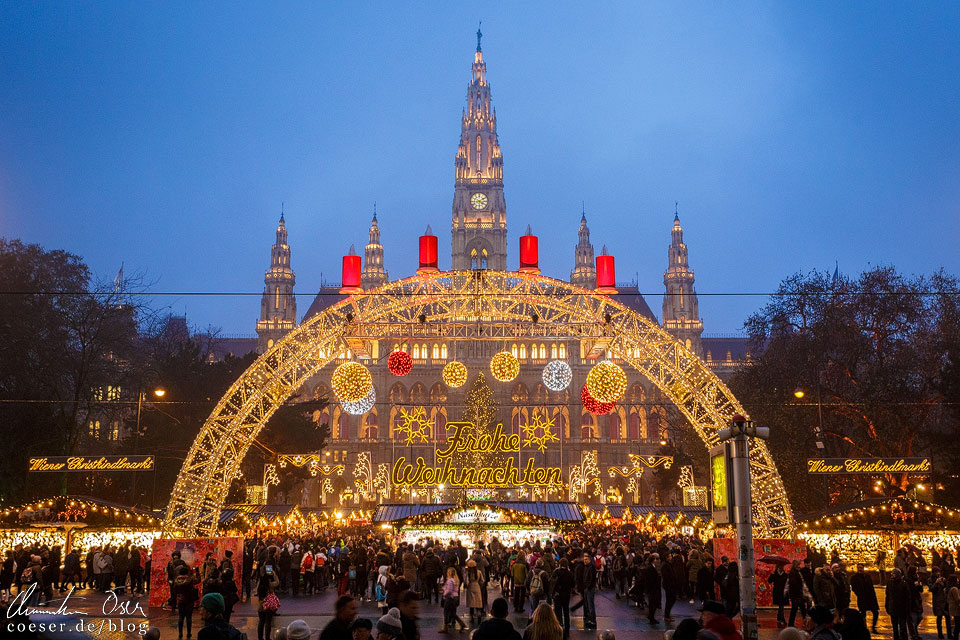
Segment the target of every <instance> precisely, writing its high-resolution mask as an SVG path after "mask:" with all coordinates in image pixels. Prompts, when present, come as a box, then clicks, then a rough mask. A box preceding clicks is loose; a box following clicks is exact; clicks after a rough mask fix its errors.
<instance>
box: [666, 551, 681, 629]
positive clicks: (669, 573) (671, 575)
mask: <svg viewBox="0 0 960 640" xmlns="http://www.w3.org/2000/svg"><path fill="white" fill-rule="evenodd" d="M670 557H671V561H670V562H665V563H663V565H662V566H661V567H660V578H661V581H662V582H663V595H664V601H663V619H664V620H666V621H667V622H671V621H673V617H672V616H671V615H670V612H671V611H672V610H673V605H674V604H675V603H676V602H677V596H679V595H680V593H682V588H683V586H684V585H685V584H686V581H685V580H684V579H683V577H682V576H683V573H678V571H677V565H678V563H677V562H676V560H677V558H681V562H680V563H679V564H680V567H681V570H682V567H683V563H682V556H681V555H680V554H679V553H672V554H671V556H670Z"/></svg>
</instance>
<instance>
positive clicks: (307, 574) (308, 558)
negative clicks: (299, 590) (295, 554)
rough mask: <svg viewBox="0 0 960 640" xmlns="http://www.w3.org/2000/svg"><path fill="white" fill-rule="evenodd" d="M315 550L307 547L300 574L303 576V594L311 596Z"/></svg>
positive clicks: (301, 562) (301, 560)
mask: <svg viewBox="0 0 960 640" xmlns="http://www.w3.org/2000/svg"><path fill="white" fill-rule="evenodd" d="M313 565H314V561H313V551H311V550H310V549H307V550H306V551H305V552H304V553H303V558H301V559H300V574H301V575H302V576H303V594H304V595H306V596H309V595H311V594H313V573H314V566H313Z"/></svg>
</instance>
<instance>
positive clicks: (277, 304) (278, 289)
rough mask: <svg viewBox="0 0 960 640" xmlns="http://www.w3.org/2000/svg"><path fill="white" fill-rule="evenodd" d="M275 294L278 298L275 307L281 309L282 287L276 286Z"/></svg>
mask: <svg viewBox="0 0 960 640" xmlns="http://www.w3.org/2000/svg"><path fill="white" fill-rule="evenodd" d="M274 295H275V296H276V300H275V301H274V303H273V308H274V309H279V308H280V287H277V288H276V291H275V292H274Z"/></svg>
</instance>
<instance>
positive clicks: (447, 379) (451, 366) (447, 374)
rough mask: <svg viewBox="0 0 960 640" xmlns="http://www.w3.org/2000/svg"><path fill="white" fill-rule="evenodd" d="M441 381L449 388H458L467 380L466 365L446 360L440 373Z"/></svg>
mask: <svg viewBox="0 0 960 640" xmlns="http://www.w3.org/2000/svg"><path fill="white" fill-rule="evenodd" d="M440 377H441V378H442V379H443V383H444V384H445V385H447V386H448V387H450V388H451V389H459V388H460V387H462V386H463V385H464V384H466V382H467V366H466V365H465V364H463V363H462V362H457V361H456V360H454V361H453V362H448V363H447V364H445V365H444V366H443V372H442V373H441V374H440Z"/></svg>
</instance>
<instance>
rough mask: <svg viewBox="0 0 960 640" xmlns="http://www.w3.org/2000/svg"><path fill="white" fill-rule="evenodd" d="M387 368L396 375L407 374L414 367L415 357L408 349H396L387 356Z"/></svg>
mask: <svg viewBox="0 0 960 640" xmlns="http://www.w3.org/2000/svg"><path fill="white" fill-rule="evenodd" d="M387 369H389V370H390V373H392V374H393V375H395V376H401V377H402V376H405V375H407V374H408V373H410V371H411V370H412V369H413V358H412V357H411V356H410V354H409V353H407V352H406V351H394V352H393V353H391V354H390V355H389V356H387Z"/></svg>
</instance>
